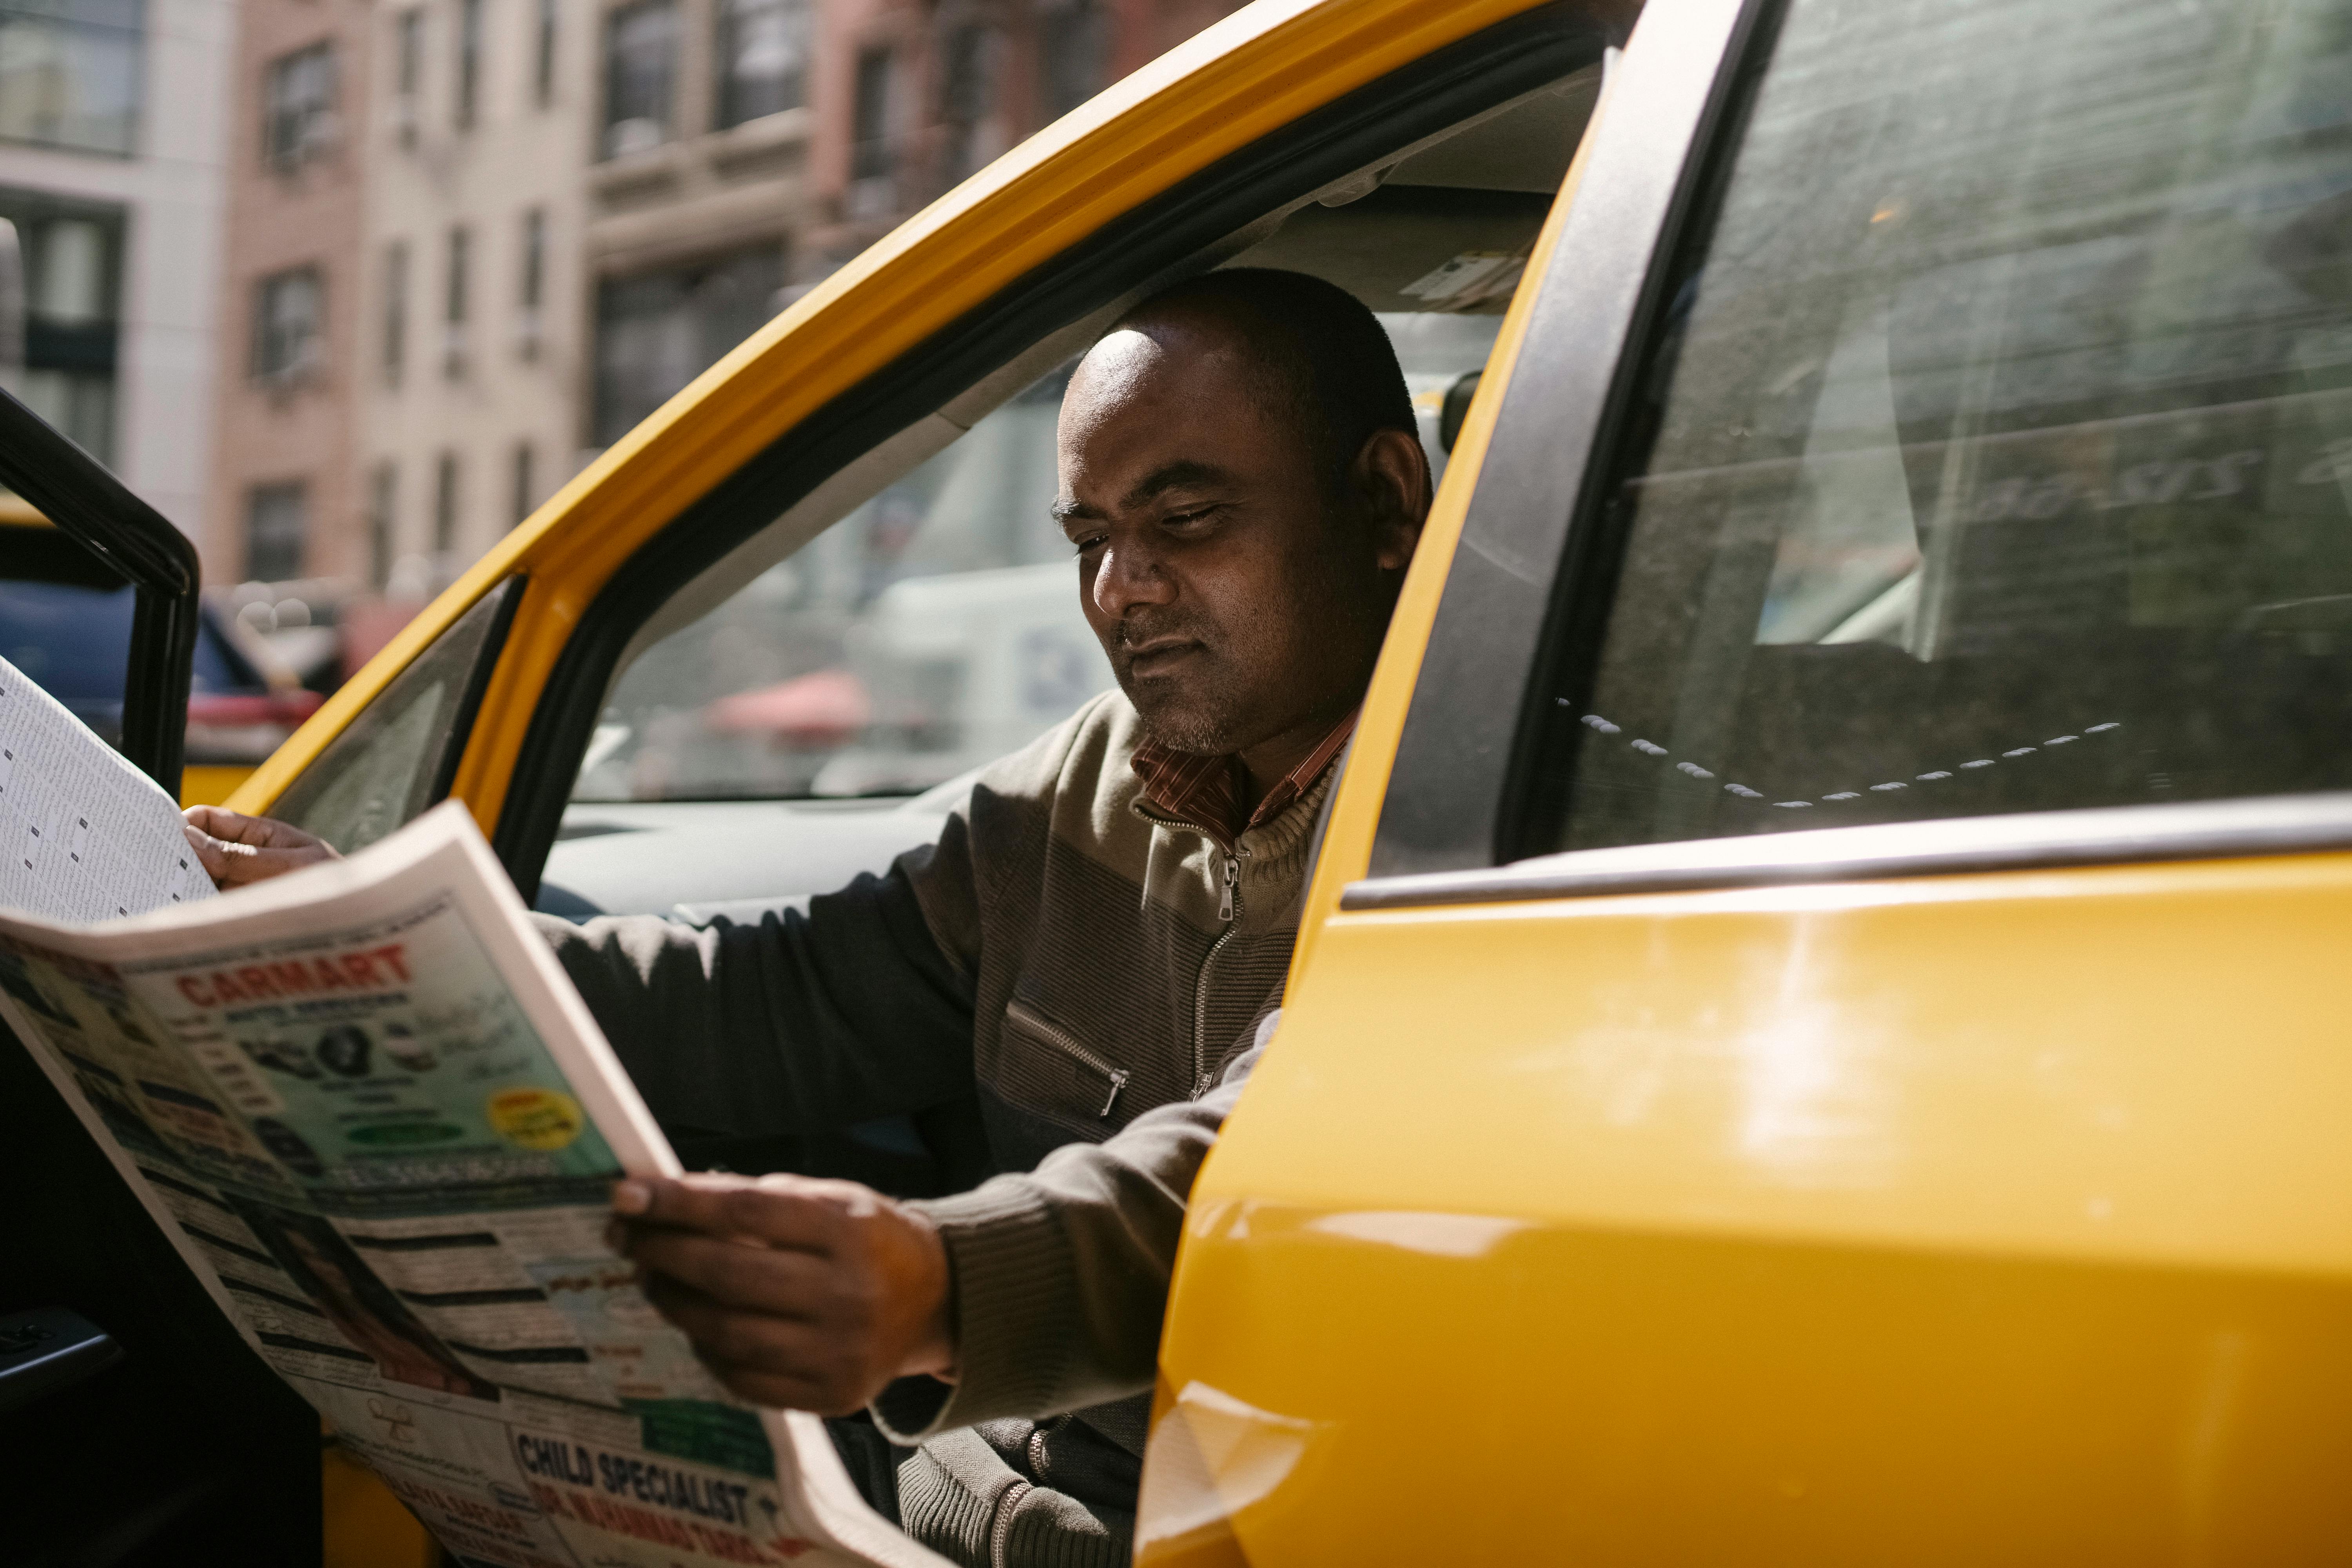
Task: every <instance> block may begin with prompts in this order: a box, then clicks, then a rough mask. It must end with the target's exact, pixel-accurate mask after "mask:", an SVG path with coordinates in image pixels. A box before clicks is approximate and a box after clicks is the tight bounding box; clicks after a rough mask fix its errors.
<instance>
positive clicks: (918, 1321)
mask: <svg viewBox="0 0 2352 1568" xmlns="http://www.w3.org/2000/svg"><path fill="white" fill-rule="evenodd" d="M613 1207H614V1212H615V1213H617V1214H618V1215H621V1216H622V1217H621V1218H619V1219H618V1220H616V1221H615V1222H614V1246H615V1247H618V1248H619V1250H620V1251H621V1253H622V1255H623V1256H624V1257H625V1258H628V1259H629V1260H630V1261H631V1262H633V1263H635V1265H636V1266H637V1270H638V1276H639V1279H640V1280H641V1281H642V1283H643V1285H644V1288H645V1291H646V1297H647V1298H648V1299H649V1300H651V1301H652V1302H653V1304H654V1305H655V1307H656V1308H657V1309H658V1310H660V1312H661V1314H662V1316H663V1317H665V1318H667V1319H668V1320H669V1321H671V1322H673V1323H675V1324H677V1326H678V1327H679V1328H681V1329H683V1330H685V1331H686V1335H687V1338H688V1339H689V1340H691V1341H693V1342H694V1348H695V1351H696V1353H698V1355H699V1356H700V1357H701V1358H702V1361H703V1363H704V1364H705V1365H707V1366H709V1368H710V1370H711V1371H712V1372H713V1373H715V1374H717V1376H718V1378H719V1381H720V1382H721V1383H723V1384H726V1385H727V1387H728V1388H729V1389H730V1391H731V1392H733V1393H734V1394H736V1395H737V1396H738V1397H739V1398H742V1399H746V1400H749V1401H751V1403H752V1404H755V1405H770V1406H775V1407H782V1408H786V1409H793V1410H814V1411H815V1412H817V1413H818V1414H819V1415H848V1414H850V1413H851V1412H853V1411H856V1410H857V1409H859V1408H861V1407H862V1406H864V1405H866V1403H867V1402H868V1401H869V1400H871V1399H872V1398H873V1397H874V1396H875V1395H876V1394H879V1393H880V1392H881V1391H882V1388H883V1386H884V1385H885V1384H888V1383H889V1382H890V1381H891V1380H892V1379H894V1378H898V1377H905V1376H908V1375H910V1374H913V1373H931V1374H932V1375H934V1376H940V1377H945V1376H948V1375H950V1373H952V1371H953V1367H954V1352H953V1347H952V1346H951V1344H950V1340H949V1335H948V1309H947V1303H948V1259H947V1248H946V1246H945V1245H944V1244H943V1243H942V1242H941V1241H940V1234H939V1231H938V1230H937V1229H936V1228H935V1227H934V1226H932V1224H931V1222H930V1221H929V1220H928V1219H926V1218H925V1217H923V1215H919V1214H918V1213H916V1212H915V1211H914V1210H912V1209H909V1208H907V1207H904V1206H903V1205H898V1204H895V1203H893V1202H891V1201H890V1200H889V1199H888V1198H886V1197H884V1196H883V1195H882V1194H879V1193H877V1192H875V1191H874V1190H873V1189H871V1188H869V1187H862V1186H859V1185H858V1184H856V1183H855V1182H829V1181H816V1180H813V1179H811V1178H808V1177H804V1176H762V1177H760V1178H759V1179H758V1180H756V1181H755V1180H753V1179H751V1178H750V1177H746V1176H728V1175H696V1176H684V1177H679V1178H677V1179H668V1178H663V1177H658V1176H632V1177H630V1178H628V1179H627V1180H625V1181H623V1182H620V1183H618V1184H615V1185H614V1189H613Z"/></svg>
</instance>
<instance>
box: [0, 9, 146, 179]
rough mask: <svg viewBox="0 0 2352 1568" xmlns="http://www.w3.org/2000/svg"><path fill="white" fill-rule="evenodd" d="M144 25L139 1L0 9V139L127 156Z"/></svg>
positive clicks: (131, 143) (136, 105) (131, 139)
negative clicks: (124, 154)
mask: <svg viewBox="0 0 2352 1568" xmlns="http://www.w3.org/2000/svg"><path fill="white" fill-rule="evenodd" d="M145 22H146V17H145V7H144V6H143V5H141V4H140V0H6V3H5V4H0V140H5V141H10V142H37V143H39V144H41V145H44V146H49V147H69V148H73V149H75V150H77V151H79V152H85V153H130V152H131V151H132V149H133V147H134V145H135V138H136V136H137V132H138V127H139V85H140V75H141V68H142V47H143V43H144V37H145Z"/></svg>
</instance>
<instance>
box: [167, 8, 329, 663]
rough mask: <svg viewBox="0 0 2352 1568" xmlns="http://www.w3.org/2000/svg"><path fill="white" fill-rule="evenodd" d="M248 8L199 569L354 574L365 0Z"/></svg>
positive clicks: (216, 579)
mask: <svg viewBox="0 0 2352 1568" xmlns="http://www.w3.org/2000/svg"><path fill="white" fill-rule="evenodd" d="M241 9H242V15H241V16H240V18H239V26H238V32H237V41H236V61H235V75H234V78H233V79H234V80H235V82H236V103H235V110H234V112H233V115H232V117H231V122H230V125H229V137H228V153H229V156H228V202H227V218H228V223H227V244H226V261H225V267H224V270H223V276H222V290H221V296H220V301H219V315H220V321H221V342H220V352H219V353H218V355H217V356H216V363H215V374H214V380H213V395H214V404H215V408H216V410H217V420H218V435H217V445H216V447H215V451H216V457H215V464H214V474H213V482H212V492H211V504H210V506H209V507H208V508H207V512H208V519H207V527H206V529H205V532H204V534H203V535H202V539H201V542H202V545H203V551H204V558H205V577H206V579H207V580H208V581H210V582H213V583H216V584H218V583H239V582H244V581H247V580H259V581H263V582H272V583H274V582H282V581H285V580H288V579H294V578H333V577H348V576H352V575H355V574H358V573H360V572H362V571H363V570H364V568H365V559H364V558H365V549H366V536H365V531H364V529H363V528H362V527H361V526H359V524H360V522H361V519H362V510H361V497H360V493H359V486H358V482H357V472H356V464H355V463H354V461H353V453H354V438H355V435H356V427H357V424H358V416H359V409H360V405H359V400H358V398H357V396H356V394H357V393H358V391H359V390H360V387H361V385H362V381H361V375H362V335H361V321H362V315H361V285H362V270H361V258H362V250H361V232H362V211H363V208H362V194H363V191H364V188H365V184H366V177H367V172H368V156H367V155H368V151H369V149H368V146H367V138H366V136H365V135H364V134H363V128H364V127H365V125H366V124H367V114H368V86H369V55H368V44H369V29H368V26H367V23H368V17H369V7H368V5H367V4H366V0H253V3H250V4H247V5H244V6H243V7H242V8H241ZM263 629H265V630H266V629H268V627H267V626H264V628H263Z"/></svg>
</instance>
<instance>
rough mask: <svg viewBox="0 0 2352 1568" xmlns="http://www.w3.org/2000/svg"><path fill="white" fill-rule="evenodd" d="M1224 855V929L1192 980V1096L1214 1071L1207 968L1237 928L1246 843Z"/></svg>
mask: <svg viewBox="0 0 2352 1568" xmlns="http://www.w3.org/2000/svg"><path fill="white" fill-rule="evenodd" d="M1222 853H1223V856H1224V862H1225V864H1224V871H1223V879H1224V889H1225V891H1224V899H1223V902H1221V903H1220V904H1218V906H1217V917H1218V918H1219V919H1220V920H1222V921H1224V922H1225V929H1224V930H1223V931H1219V932H1218V933H1217V940H1216V941H1214V942H1211V943H1210V944H1209V952H1208V956H1206V957H1205V958H1203V959H1202V960H1201V975H1200V978H1199V979H1197V980H1195V981H1194V982H1193V983H1192V1098H1193V1099H1194V1100H1198V1099H1200V1098H1201V1097H1202V1095H1204V1094H1206V1093H1208V1092H1209V1080H1210V1079H1211V1078H1212V1077H1213V1076H1214V1075H1213V1073H1212V1072H1211V1071H1210V1070H1209V972H1210V971H1211V970H1213V969H1214V968H1215V967H1216V965H1217V954H1218V953H1220V952H1223V951H1224V946H1225V943H1227V942H1231V941H1232V940H1233V939H1234V931H1238V930H1240V929H1241V914H1242V862H1243V861H1244V860H1245V859H1247V858H1249V853H1250V852H1249V850H1248V849H1247V848H1246V847H1242V846H1239V845H1236V846H1235V847H1234V848H1232V849H1229V850H1224V851H1222Z"/></svg>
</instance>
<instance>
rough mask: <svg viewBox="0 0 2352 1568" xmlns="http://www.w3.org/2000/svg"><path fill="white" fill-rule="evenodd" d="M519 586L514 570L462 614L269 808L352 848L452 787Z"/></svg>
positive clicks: (368, 842) (361, 846)
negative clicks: (450, 785) (458, 762)
mask: <svg viewBox="0 0 2352 1568" xmlns="http://www.w3.org/2000/svg"><path fill="white" fill-rule="evenodd" d="M522 587H523V583H522V580H521V579H520V578H519V577H509V578H508V579H507V580H506V581H505V582H503V583H501V584H499V585H498V586H497V587H495V588H493V589H491V590H490V591H489V592H488V593H487V594H485V595H482V597H481V598H480V599H479V600H478V601H477V602H476V603H475V605H474V606H473V608H471V609H469V610H467V612H466V613H465V614H464V615H462V616H458V617H457V621H456V623H455V624H454V625H452V626H450V627H449V629H448V630H446V631H445V632H443V633H442V634H441V635H440V637H438V638H436V640H435V641H434V643H433V645H432V646H431V647H427V648H426V649H425V651H424V652H423V653H420V654H418V655H417V656H416V658H414V659H413V660H411V661H410V662H409V665H408V668H405V669H404V670H402V671H401V672H400V674H399V675H397V676H395V677H394V679H393V680H392V682H391V684H390V685H388V686H386V687H385V688H384V689H383V691H382V692H380V693H378V694H377V696H376V697H375V699H374V700H373V701H372V702H370V703H369V704H368V705H367V707H366V709H365V710H362V712H361V714H360V716H359V717H358V718H356V719H354V720H352V722H351V724H350V725H349V726H348V727H347V728H346V729H344V731H342V732H341V734H339V735H337V736H336V737H335V738H334V740H332V741H331V742H329V743H328V745H327V748H326V749H325V750H324V751H322V752H320V753H319V755H318V757H317V758H316V759H315V760H314V761H312V763H310V766H309V767H307V768H305V769H304V770H303V771H302V772H301V773H299V774H298V775H297V776H296V777H295V780H294V782H293V783H292V784H289V785H287V786H286V790H285V793H284V794H282V795H279V796H278V799H277V801H276V802H275V803H274V804H273V805H271V806H270V808H269V814H270V815H271V816H275V817H278V818H279V819H281V820H283V821H286V822H290V823H292V824H293V825H294V826H297V827H300V828H305V829H307V830H309V831H310V832H312V833H315V834H317V835H318V836H319V837H321V838H323V839H325V840H326V841H327V842H328V843H330V844H331V845H333V846H334V847H336V848H337V849H340V850H341V851H342V852H343V853H344V854H346V855H348V854H350V853H352V851H353V850H357V849H364V848H365V847H368V846H369V845H371V844H373V843H374V842H375V841H376V840H377V839H379V838H382V837H384V836H385V835H386V834H388V833H390V832H391V831H392V830H393V829H394V828H395V827H398V826H401V825H402V824H403V823H405V822H408V821H410V820H412V819H413V818H415V816H418V815H419V814H420V813H422V812H423V811H424V810H425V807H427V806H429V805H434V804H435V803H436V802H438V801H439V800H441V799H442V798H443V797H444V796H446V795H447V794H448V793H449V783H450V776H451V775H452V774H453V773H455V772H456V769H457V758H458V757H459V755H460V754H461V753H462V752H464V751H465V747H466V737H467V734H468V732H470V731H471V730H472V728H473V719H474V709H475V708H476V706H477V705H478V703H479V702H480V700H481V692H482V686H483V684H484V682H485V681H486V680H487V679H488V675H489V671H490V668H491V666H493V665H494V664H495V663H496V662H497V660H498V656H499V645H500V644H501V642H503V640H504V638H505V628H506V626H507V623H508V621H509V619H510V618H511V616H512V615H513V612H514V600H515V597H516V595H518V594H520V592H521V591H522Z"/></svg>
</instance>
